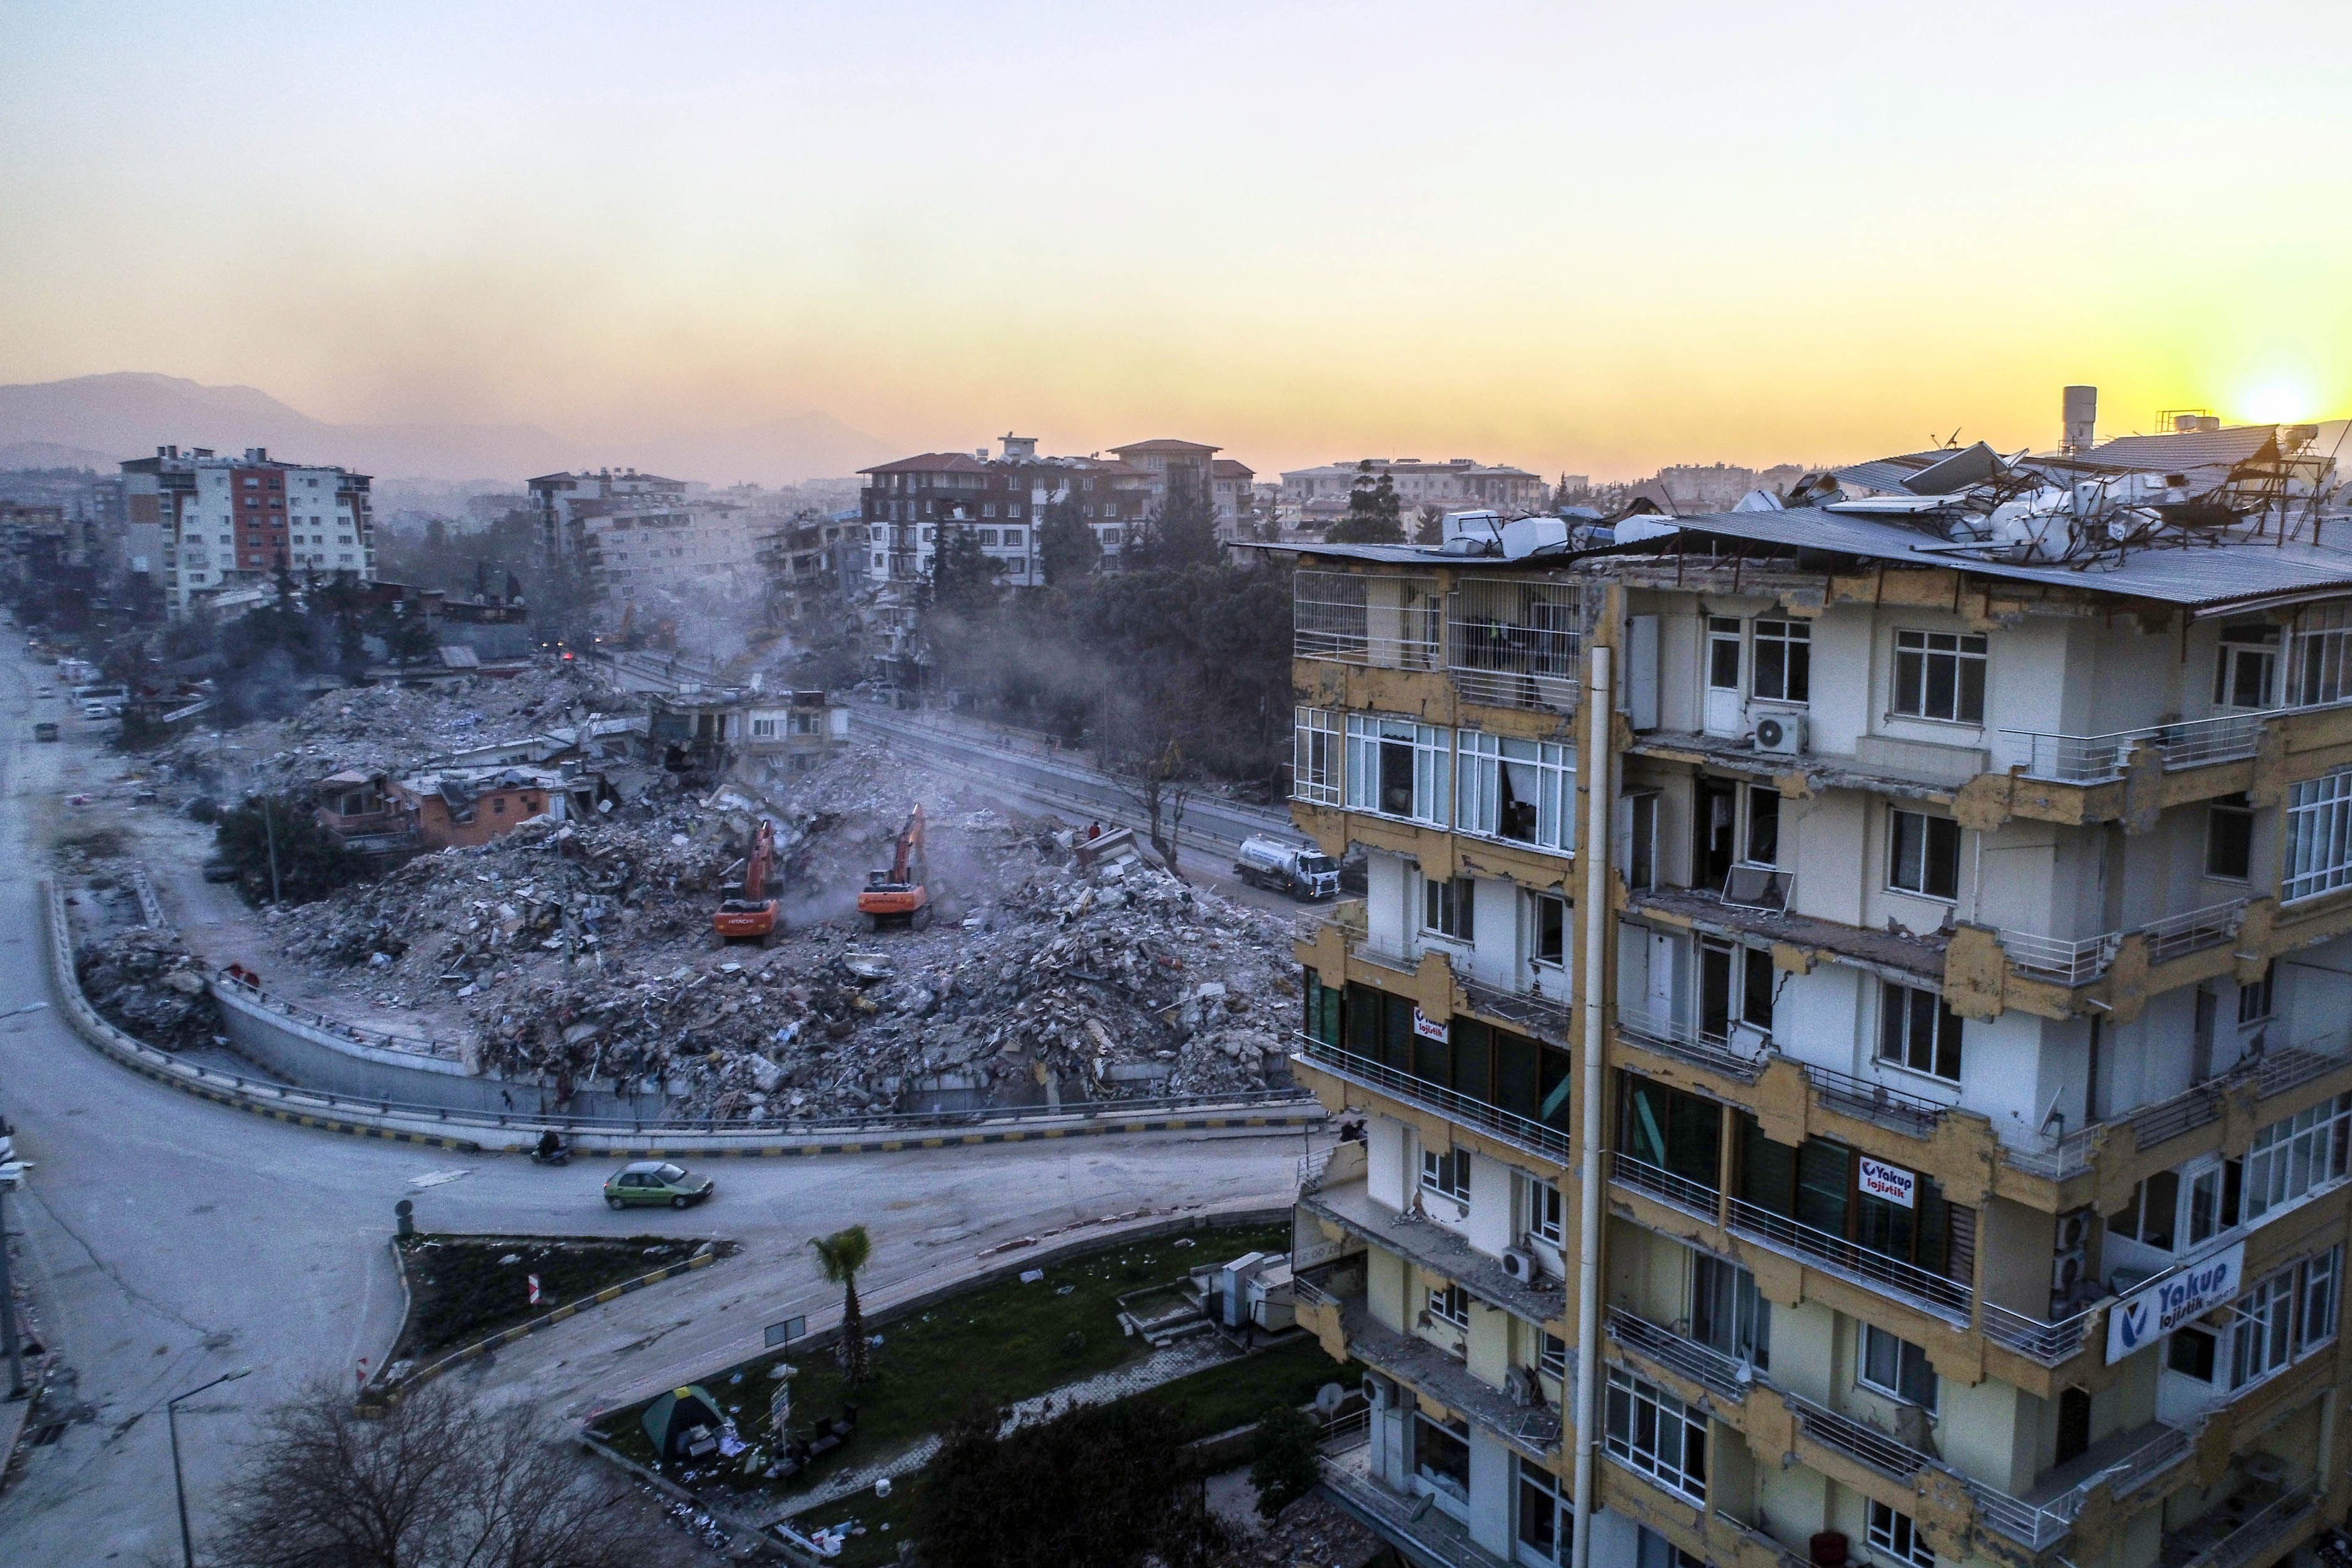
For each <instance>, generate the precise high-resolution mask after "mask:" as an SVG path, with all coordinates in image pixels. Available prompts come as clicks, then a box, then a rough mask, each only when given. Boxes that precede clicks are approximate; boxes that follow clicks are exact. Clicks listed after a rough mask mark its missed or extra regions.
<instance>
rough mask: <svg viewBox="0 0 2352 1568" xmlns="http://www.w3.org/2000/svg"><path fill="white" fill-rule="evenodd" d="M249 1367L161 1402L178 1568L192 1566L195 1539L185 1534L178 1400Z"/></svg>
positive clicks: (232, 1379)
mask: <svg viewBox="0 0 2352 1568" xmlns="http://www.w3.org/2000/svg"><path fill="white" fill-rule="evenodd" d="M252 1371H253V1369H252V1368H251V1367H249V1366H247V1367H239V1368H238V1369H237V1370H236V1371H235V1372H225V1373H221V1375H220V1376H218V1377H216V1378H215V1379H213V1380H212V1382H210V1383H205V1384H198V1385H197V1386H195V1387H194V1388H192V1389H190V1390H188V1392H187V1393H185V1394H173V1396H172V1397H171V1398H169V1399H167V1400H165V1401H164V1402H163V1425H164V1426H167V1427H169V1428H170V1429H171V1433H172V1493H173V1496H174V1497H175V1498H177V1499H178V1500H179V1504H180V1562H181V1564H182V1568H196V1542H195V1538H194V1536H192V1535H190V1534H189V1533H188V1483H187V1481H186V1480H185V1479H183V1477H182V1476H181V1474H180V1401H181V1400H183V1399H194V1397H195V1396H196V1395H197V1394H202V1393H203V1392H204V1391H205V1389H207V1388H217V1387H218V1386H220V1385H221V1384H224V1383H235V1382H236V1380H237V1379H238V1378H240V1377H243V1376H245V1375H246V1374H247V1373H250V1372H252Z"/></svg>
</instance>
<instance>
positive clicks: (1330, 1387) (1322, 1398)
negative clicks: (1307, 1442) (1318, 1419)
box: [1315, 1383, 1348, 1421]
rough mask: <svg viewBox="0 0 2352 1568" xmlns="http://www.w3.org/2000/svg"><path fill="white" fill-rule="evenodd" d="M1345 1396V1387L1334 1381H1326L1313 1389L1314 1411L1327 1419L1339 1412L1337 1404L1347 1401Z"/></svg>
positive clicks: (1346, 1395) (1346, 1393)
mask: <svg viewBox="0 0 2352 1568" xmlns="http://www.w3.org/2000/svg"><path fill="white" fill-rule="evenodd" d="M1347 1398H1348V1391H1347V1390H1346V1389H1344V1388H1341V1387H1340V1386H1339V1384H1336V1383H1327V1384H1324V1385H1323V1386H1322V1387H1320V1388H1318V1389H1317V1390H1316V1391H1315V1409H1316V1412H1317V1413H1318V1415H1321V1416H1322V1417H1323V1419H1325V1420H1326V1421H1328V1420H1329V1419H1330V1418H1331V1417H1332V1416H1334V1415H1338V1414H1339V1406H1340V1405H1342V1404H1344V1403H1345V1402H1346V1401H1347Z"/></svg>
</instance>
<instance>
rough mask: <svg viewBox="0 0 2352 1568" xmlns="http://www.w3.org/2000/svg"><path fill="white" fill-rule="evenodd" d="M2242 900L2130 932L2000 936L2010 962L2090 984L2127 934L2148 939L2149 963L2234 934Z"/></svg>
mask: <svg viewBox="0 0 2352 1568" xmlns="http://www.w3.org/2000/svg"><path fill="white" fill-rule="evenodd" d="M2246 903H2247V900H2244V899H2231V900H2228V901H2227V902H2225V903H2219V904H2208V905H2206V906H2205V907H2204V908H2203V909H2199V910H2182V911H2181V912H2180V913H2179V914H2177V915H2166V916H2165V917H2164V918H2163V919H2161V920H2154V921H2148V922H2147V924H2146V925H2141V926H2135V927H2133V928H2132V930H2131V931H2101V932H2099V933H2098V934H2097V935H2096V936H2085V937H2077V938H2074V939H2073V940H2071V941H2069V940H2067V939H2066V938H2063V937H2054V936H2044V935H2042V933H2040V932H2039V931H2011V930H2009V929H2008V928H2007V927H2003V928H2002V929H2001V930H2000V932H1999V935H1998V940H1999V941H2000V945H2001V947H2002V949H2003V950H2004V951H2005V952H2008V954H2009V958H2010V962H2011V963H2014V964H2016V965H2017V967H2018V968H2020V969H2022V970H2027V971H2029V972H2031V973H2036V974H2042V975H2046V976H2048V977H2049V978H2051V979H2053V980H2055V981H2057V982H2058V983H2059V984H2062V985H2069V986H2073V985H2088V984H2090V983H2091V982H2092V981H2094V980H2096V979H2097V978H2098V977H2099V976H2100V975H2101V974H2104V973H2106V970H2107V966H2108V965H2109V964H2111V963H2114V962H2115V961H2116V952H2117V950H2118V949H2120V948H2121V947H2122V946H2123V940H2124V938H2125V937H2126V936H2127V935H2139V936H2143V937H2146V938H2147V956H2148V962H2149V963H2170V962H2171V961H2172V960H2174V959H2176V958H2179V957H2182V956H2183V955H2185V954H2188V953H2191V952H2197V951H2198V950H2199V949H2200V948H2207V947H2211V946H2213V945H2214V944H2215V943H2217V942H2227V941H2229V940H2230V939H2231V937H2232V936H2235V935H2236V934H2237V931H2238V927H2239V926H2240V925H2241V924H2242V922H2243V921H2244V920H2245V915H2246Z"/></svg>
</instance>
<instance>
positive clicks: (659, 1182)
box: [604, 1160, 719, 1209]
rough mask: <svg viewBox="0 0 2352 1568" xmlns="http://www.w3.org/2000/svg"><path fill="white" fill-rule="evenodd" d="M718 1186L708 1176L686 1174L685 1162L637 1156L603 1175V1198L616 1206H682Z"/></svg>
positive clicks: (699, 1199)
mask: <svg viewBox="0 0 2352 1568" xmlns="http://www.w3.org/2000/svg"><path fill="white" fill-rule="evenodd" d="M718 1188H719V1184H718V1183H716V1182H714V1181H712V1180H711V1179H710V1178H709V1176H697V1175H693V1174H690V1173H688V1171H687V1169H686V1167H685V1166H683V1165H673V1164H671V1163H668V1162H667V1161H665V1160H639V1161H637V1162H636V1163H634V1164H629V1165H624V1166H622V1167H621V1168H620V1169H619V1170H618V1171H615V1172H614V1173H613V1174H611V1175H610V1176H607V1177H606V1178H605V1179H604V1201H605V1202H606V1203H607V1204H609V1205H612V1206H613V1207H614V1208H616V1209H621V1208H627V1207H628V1206H629V1205H631V1204H667V1205H669V1206H670V1207H672V1208H674V1209H682V1208H685V1207H687V1206H688V1205H690V1204H698V1203H700V1202H701V1201H702V1200H703V1199H705V1198H707V1197H709V1195H710V1194H712V1193H714V1192H716V1191H717V1190H718Z"/></svg>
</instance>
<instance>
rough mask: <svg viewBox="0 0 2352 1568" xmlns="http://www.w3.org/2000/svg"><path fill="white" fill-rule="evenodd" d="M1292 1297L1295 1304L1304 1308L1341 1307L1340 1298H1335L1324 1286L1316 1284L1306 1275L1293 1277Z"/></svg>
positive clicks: (1291, 1285) (1291, 1282) (1291, 1283)
mask: <svg viewBox="0 0 2352 1568" xmlns="http://www.w3.org/2000/svg"><path fill="white" fill-rule="evenodd" d="M1290 1297H1291V1300H1293V1301H1294V1302H1296V1303H1297V1305H1299V1306H1302V1307H1330V1308H1334V1309H1336V1308H1337V1307H1338V1306H1339V1297H1337V1296H1334V1295H1333V1294H1331V1292H1330V1291H1328V1290H1326V1289H1323V1287H1322V1286H1320V1285H1318V1284H1317V1283H1315V1281H1314V1280H1312V1279H1307V1276H1305V1275H1304V1274H1297V1275H1293V1276H1292V1277H1291V1280H1290Z"/></svg>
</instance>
